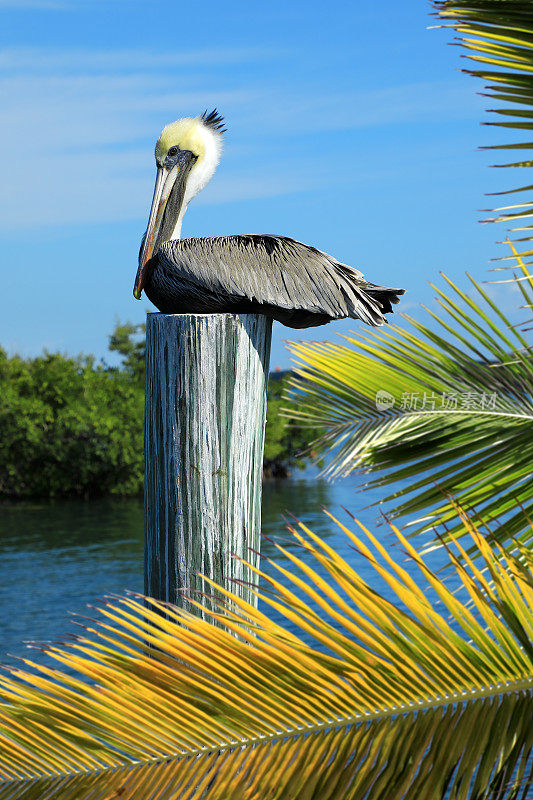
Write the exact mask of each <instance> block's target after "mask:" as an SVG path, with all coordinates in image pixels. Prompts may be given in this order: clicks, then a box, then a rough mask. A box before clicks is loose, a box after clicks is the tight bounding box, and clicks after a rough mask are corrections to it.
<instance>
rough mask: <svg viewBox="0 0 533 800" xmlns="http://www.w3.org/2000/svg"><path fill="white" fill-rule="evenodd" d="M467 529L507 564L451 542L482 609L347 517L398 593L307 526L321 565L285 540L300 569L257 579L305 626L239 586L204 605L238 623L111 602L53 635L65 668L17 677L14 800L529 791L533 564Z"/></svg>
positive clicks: (7, 748)
mask: <svg viewBox="0 0 533 800" xmlns="http://www.w3.org/2000/svg"><path fill="white" fill-rule="evenodd" d="M464 524H465V525H466V526H467V527H469V528H470V533H471V536H472V540H473V544H474V546H475V547H476V548H477V549H478V550H479V555H480V557H481V558H482V559H483V561H484V565H485V567H486V568H487V570H488V571H489V573H490V578H491V582H490V583H489V582H488V580H487V579H486V578H485V577H484V574H483V573H482V572H481V571H479V570H478V569H477V567H476V566H475V565H474V564H473V563H472V562H470V561H469V560H468V559H466V562H460V561H459V560H458V558H457V555H454V554H453V553H452V552H450V553H449V556H450V561H451V564H452V565H453V568H454V570H455V574H456V578H457V581H458V582H459V583H460V584H461V585H462V586H463V587H464V590H465V591H466V592H467V594H468V596H469V598H470V599H471V607H470V608H467V607H466V606H465V605H463V604H461V603H460V602H459V600H458V599H457V597H456V595H455V594H454V592H453V591H451V589H450V588H448V587H447V585H446V583H444V582H443V581H442V580H440V579H438V578H437V577H436V576H435V574H434V573H433V572H432V571H431V570H430V569H429V568H428V566H427V565H426V564H425V562H424V560H423V559H422V558H421V556H420V555H419V554H418V553H417V551H416V550H415V549H414V548H413V547H412V545H411V544H410V543H409V541H408V540H406V539H405V537H404V536H403V535H402V533H401V532H400V531H398V530H397V529H393V531H394V536H395V537H396V540H397V543H398V545H399V546H400V547H401V548H402V550H403V551H407V553H408V556H409V558H410V559H411V561H412V562H413V564H414V565H416V567H417V568H418V570H419V572H420V574H421V576H422V578H423V579H424V581H426V582H427V584H428V589H427V590H426V591H425V592H424V591H422V588H421V585H419V584H418V583H417V582H415V580H414V578H413V577H412V575H411V574H410V573H409V572H407V571H406V570H405V568H404V567H403V566H402V565H400V563H398V561H396V560H394V559H393V558H392V556H391V554H390V553H391V548H390V546H387V547H384V546H383V545H382V544H380V542H379V540H377V539H376V538H375V537H374V536H373V535H372V534H371V533H370V532H369V531H368V530H366V529H365V528H364V527H363V526H361V525H359V528H360V532H359V533H358V534H357V535H356V534H355V533H353V532H352V531H349V530H347V529H346V528H345V527H344V526H342V525H341V524H340V523H338V525H339V527H340V528H342V530H343V531H344V533H345V535H346V536H347V537H348V539H349V543H350V544H351V545H352V546H353V547H354V549H355V550H356V552H358V553H359V554H360V558H361V559H362V560H363V561H364V565H365V567H366V568H369V567H370V568H372V569H373V571H374V573H375V577H376V580H379V581H381V582H382V583H384V584H386V586H387V591H388V592H389V593H392V596H393V597H395V598H396V601H395V602H392V601H391V600H389V599H387V598H386V597H385V596H384V594H383V593H380V592H378V591H377V589H376V588H375V587H376V583H375V581H372V585H370V584H369V583H367V582H366V581H365V580H364V579H363V578H362V577H361V575H360V574H359V573H358V572H357V571H356V570H355V569H354V568H353V567H352V566H351V565H350V564H348V563H347V562H346V561H345V560H343V559H342V558H341V557H340V556H339V555H338V554H337V553H336V552H335V550H334V549H332V548H331V547H330V546H329V545H328V544H326V543H325V542H324V541H322V540H321V539H320V538H319V537H317V536H316V535H315V534H313V533H312V532H311V531H310V530H309V529H307V528H306V527H305V526H304V525H303V524H298V526H297V527H295V528H293V529H291V532H292V536H293V537H294V539H295V540H296V542H297V543H298V544H299V545H300V548H301V549H302V552H304V551H305V560H304V559H303V558H301V557H300V553H298V552H293V551H291V550H287V549H286V548H283V547H281V546H280V545H278V549H279V550H280V551H281V552H282V553H283V554H284V556H285V557H286V559H288V561H289V566H282V565H281V564H275V563H272V562H271V563H272V567H273V569H274V568H275V569H277V571H278V572H279V574H280V575H281V576H282V577H283V581H284V582H283V583H281V582H280V581H278V580H277V579H275V578H274V577H272V576H268V575H263V578H264V580H265V581H267V583H268V586H269V590H268V591H263V590H259V591H258V594H259V595H260V597H261V598H262V600H263V601H264V603H265V604H266V605H267V606H269V607H270V608H272V609H274V610H275V611H277V612H278V613H279V614H281V615H282V617H284V618H285V619H286V620H287V622H288V623H290V624H291V625H292V630H293V631H296V632H291V631H289V630H288V629H287V628H285V627H282V626H280V625H278V624H276V623H275V622H273V621H271V620H270V619H269V618H268V617H267V616H265V615H264V614H263V613H262V612H260V611H258V610H257V609H255V608H254V607H253V606H251V605H248V604H247V603H246V602H245V601H243V600H241V599H240V598H238V597H237V596H236V595H234V594H232V593H230V592H228V591H225V590H223V589H219V591H220V592H221V594H222V595H223V596H224V597H225V604H224V605H223V606H220V607H219V609H218V611H213V612H209V611H207V609H206V611H207V613H208V614H209V615H210V618H211V619H212V620H213V621H216V622H218V623H221V624H223V625H224V627H220V626H219V625H213V624H210V622H208V621H207V620H205V619H202V618H199V617H197V616H193V615H192V614H190V613H187V612H185V611H183V610H180V609H178V608H175V607H172V606H168V605H166V604H164V603H160V602H157V601H155V600H149V601H147V604H146V605H145V604H143V602H142V601H141V599H135V598H128V597H126V598H114V599H110V600H109V601H107V602H106V603H104V604H103V605H101V606H100V608H99V617H98V621H96V620H95V621H93V622H91V623H89V624H88V625H87V628H88V631H89V632H88V633H84V634H83V635H81V636H80V637H78V638H75V639H73V640H72V641H71V642H67V643H64V644H63V645H61V646H52V647H49V648H48V653H49V655H50V657H51V658H53V659H55V661H56V662H58V665H59V667H58V668H51V667H48V666H46V665H44V664H35V665H33V666H32V667H31V668H29V665H28V666H26V667H25V668H23V669H20V670H10V671H9V672H10V673H11V674H8V676H7V677H6V678H3V679H2V680H1V681H0V726H1V727H0V744H1V746H0V775H1V776H2V779H3V781H2V782H0V799H1V800H7V798H15V797H16V798H25V799H26V800H33V798H39V799H40V800H41V798H47V800H52V798H56V800H59V798H61V800H67V799H69V798H72V800H74V798H76V800H89V798H96V797H99V798H100V797H105V798H119V797H120V798H122V799H123V800H124V798H131V799H133V798H147V797H150V798H151V800H163V799H164V798H169V800H170V798H171V797H172V798H177V797H179V798H180V800H196V799H198V800H199V798H203V799H204V800H205V799H207V798H209V800H214V798H219V800H222V799H223V798H224V800H253V799H254V798H255V799H256V800H263V799H264V798H265V797H269V798H273V799H275V798H279V800H281V799H282V798H283V800H291V798H294V799H295V800H296V798H298V800H302V798H308V799H309V800H313V799H314V800H351V799H353V800H356V798H357V800H359V799H360V798H365V797H372V799H373V800H385V799H386V800H396V799H398V800H400V798H415V797H416V798H421V797H424V798H426V797H427V798H432V800H433V799H434V800H437V798H445V797H446V798H450V799H453V798H457V800H459V798H469V797H471V798H474V797H475V798H476V799H477V800H480V798H505V797H508V798H511V797H519V796H520V794H519V792H520V791H524V794H523V796H524V797H525V796H526V794H525V792H527V790H528V787H529V786H530V784H531V775H530V774H529V772H528V769H530V760H529V759H530V757H531V752H532V748H533V721H532V715H531V709H532V696H533V646H532V640H533V636H532V634H533V613H532V611H533V575H532V573H531V569H530V565H528V560H527V559H523V560H516V559H514V558H513V557H512V556H510V555H508V554H506V553H505V552H504V551H502V550H500V549H497V548H496V549H491V548H490V547H489V545H488V544H487V542H486V541H485V540H484V539H483V537H481V536H480V535H479V534H478V532H477V531H476V530H475V529H474V528H473V527H471V526H470V523H469V521H468V520H467V519H466V518H465V520H464ZM458 552H459V554H460V555H462V557H463V559H464V558H465V554H464V551H463V552H461V551H460V550H459V551H458ZM401 557H402V560H403V552H402V556H401ZM313 559H314V562H315V564H314V566H311V564H312V561H313ZM252 569H253V567H252ZM323 575H326V576H327V579H326V578H325V577H323ZM437 600H438V601H439V603H440V604H441V606H442V608H441V609H440V610H439V609H438V608H437V606H436V601H437ZM450 617H451V619H450ZM301 633H305V634H307V636H308V637H310V638H311V639H312V640H313V641H314V643H315V644H314V646H311V645H309V644H306V643H305V642H304V641H303V640H302V638H301V636H300V635H298V634H301ZM234 634H237V635H234ZM528 765H529V766H528Z"/></svg>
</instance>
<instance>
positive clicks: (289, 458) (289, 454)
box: [263, 372, 319, 478]
mask: <svg viewBox="0 0 533 800" xmlns="http://www.w3.org/2000/svg"><path fill="white" fill-rule="evenodd" d="M289 384H290V373H289V372H285V373H278V374H276V373H274V374H273V375H271V376H270V380H269V384H268V409H267V422H266V430H265V456H264V461H263V469H264V472H265V475H266V476H267V477H274V478H276V477H284V476H285V475H287V474H288V473H289V471H290V469H292V468H293V467H296V468H298V469H303V468H304V467H305V457H304V455H303V453H304V452H305V451H308V450H309V443H310V442H311V441H313V439H315V438H316V437H317V436H318V435H319V431H318V429H317V428H310V427H309V426H302V425H294V424H291V423H290V422H289V419H288V417H287V415H286V413H285V411H286V408H287V397H286V395H287V391H288V388H289Z"/></svg>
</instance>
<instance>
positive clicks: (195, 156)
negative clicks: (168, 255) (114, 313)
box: [133, 109, 225, 300]
mask: <svg viewBox="0 0 533 800" xmlns="http://www.w3.org/2000/svg"><path fill="white" fill-rule="evenodd" d="M224 130H225V128H224V120H223V118H222V117H221V116H220V114H218V112H217V110H216V109H215V110H214V111H212V112H211V113H210V114H208V113H207V112H204V113H203V114H202V116H201V117H184V118H183V119H178V120H177V121H176V122H171V123H170V125H167V126H166V128H163V131H162V132H161V136H160V137H159V139H158V140H157V143H156V146H155V161H156V166H157V177H156V181H155V189H154V199H153V200H152V208H151V209H150V218H149V220H148V228H147V230H146V233H145V235H144V239H143V242H142V245H141V252H140V254H139V269H138V270H137V276H136V278H135V286H134V288H133V295H134V297H136V298H137V300H139V299H140V297H141V292H142V289H143V286H144V283H145V280H146V269H145V267H146V264H147V263H148V261H149V260H150V259H151V257H152V255H153V254H154V253H156V252H157V250H158V249H159V246H160V245H161V244H162V243H163V242H166V241H168V239H172V238H178V237H179V235H180V232H181V222H182V219H183V215H184V213H185V211H186V209H187V206H188V204H189V202H190V201H191V200H192V198H193V197H195V196H196V195H197V194H198V192H199V191H200V190H201V189H203V188H204V186H205V185H206V183H208V181H209V180H210V179H211V178H212V176H213V173H214V172H215V169H216V168H217V164H218V162H219V160H220V154H221V151H222V134H223V133H224Z"/></svg>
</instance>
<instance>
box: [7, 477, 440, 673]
mask: <svg viewBox="0 0 533 800" xmlns="http://www.w3.org/2000/svg"><path fill="white" fill-rule="evenodd" d="M360 487H361V479H359V478H357V477H353V478H348V479H345V480H343V481H340V482H337V483H335V484H329V483H327V482H326V481H324V480H322V479H320V478H318V477H317V473H316V472H315V471H313V470H307V471H306V472H305V473H300V474H297V475H295V477H294V478H291V479H288V480H284V481H278V482H272V483H266V484H265V485H264V487H263V532H264V533H265V534H267V535H268V536H269V537H279V538H282V539H285V538H286V531H285V525H286V523H285V521H284V519H283V515H286V514H287V512H289V513H292V514H294V515H295V516H297V517H298V518H299V519H300V520H301V521H302V522H304V523H305V524H306V525H308V526H309V527H310V528H311V529H312V530H313V531H315V532H316V533H318V534H320V535H321V536H323V537H326V538H328V539H329V541H330V543H331V544H333V546H334V547H335V548H336V549H337V550H338V551H339V552H340V553H341V554H342V555H343V556H344V557H345V558H346V559H347V560H348V561H350V563H352V564H353V565H355V566H356V568H357V569H358V570H359V571H360V573H361V574H362V575H363V577H365V578H366V579H367V580H369V581H372V582H373V585H374V584H375V583H376V579H375V577H374V575H375V573H374V572H373V571H372V570H371V569H370V568H369V567H368V566H367V565H366V564H365V561H364V559H363V558H361V557H360V556H359V555H358V554H357V553H355V552H354V551H353V550H352V549H351V547H350V545H349V542H348V540H347V539H346V538H345V537H344V536H343V535H342V534H341V533H339V530H338V528H337V526H335V525H334V523H332V522H331V520H329V519H328V517H326V515H325V514H324V513H323V511H322V510H321V509H322V507H326V508H328V509H329V510H330V511H331V512H332V513H334V514H335V515H336V516H338V517H339V518H340V519H341V520H342V521H343V522H344V523H345V524H347V525H348V527H350V525H353V523H352V521H351V520H350V518H349V516H348V515H347V514H346V513H345V512H344V511H343V510H342V508H341V507H342V506H345V507H346V508H348V509H349V510H350V511H351V512H352V513H353V514H354V515H356V516H357V517H358V518H359V519H360V520H361V521H362V522H363V523H364V524H365V525H367V526H369V527H371V528H372V529H373V530H374V531H375V532H376V533H379V535H380V536H381V537H383V538H384V540H386V541H389V542H390V541H391V540H390V538H389V536H388V532H389V529H388V527H387V526H384V525H381V526H377V525H376V518H377V516H378V510H377V509H376V508H372V509H366V510H365V509H364V508H363V507H364V506H367V505H368V504H369V503H371V502H373V501H375V500H377V499H379V495H376V494H372V493H369V492H365V493H364V494H363V493H361V492H360ZM354 529H355V528H354ZM262 551H263V553H264V554H265V555H267V556H273V555H274V554H275V553H276V550H275V547H274V545H273V544H272V543H270V542H268V541H265V542H264V543H263V545H262ZM278 557H279V556H278ZM399 558H400V559H402V558H403V556H402V555H401V554H399ZM439 563H442V556H440V557H437V558H436V559H433V564H434V565H438V564H439ZM265 570H266V571H267V572H268V571H270V570H272V567H269V566H268V565H266V564H265ZM380 588H382V587H380ZM124 590H133V591H139V592H142V590H143V507H142V501H141V500H137V499H133V500H98V501H90V502H85V501H56V502H36V503H19V504H14V503H13V504H12V503H7V504H2V505H0V619H1V620H2V626H1V641H0V663H12V659H11V658H10V655H14V656H20V655H24V656H28V650H27V648H26V646H25V644H24V640H33V641H47V640H57V639H58V638H59V639H60V638H61V636H62V635H63V634H65V633H67V632H68V631H69V630H70V631H74V627H73V625H72V622H71V618H70V619H69V614H68V612H76V613H81V614H84V613H87V608H86V606H87V604H94V603H97V602H98V599H99V598H100V597H102V596H103V595H105V594H110V593H119V594H120V593H122V592H124ZM385 593H387V592H386V591H385ZM389 596H390V595H389ZM276 619H277V621H280V618H279V617H276ZM293 630H294V629H293ZM38 655H39V654H38V652H37V651H32V652H31V658H37V657H38Z"/></svg>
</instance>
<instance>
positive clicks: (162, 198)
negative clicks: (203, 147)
mask: <svg viewBox="0 0 533 800" xmlns="http://www.w3.org/2000/svg"><path fill="white" fill-rule="evenodd" d="M190 157H192V154H191V153H182V154H181V157H180V158H179V159H178V161H177V162H176V163H174V164H173V165H168V166H165V165H163V166H158V168H157V177H156V181H155V189H154V199H153V200H152V207H151V209H150V218H149V220H148V228H147V230H146V233H145V235H144V239H143V242H142V244H141V252H140V253H139V268H138V270H137V275H136V277H135V285H134V287H133V296H134V297H135V298H136V299H137V300H140V298H141V292H142V290H143V286H144V284H145V283H146V279H147V270H146V265H147V263H148V262H149V261H150V259H151V258H152V255H154V253H157V251H158V249H159V247H160V245H161V244H162V243H163V242H166V241H167V240H168V239H170V237H171V236H172V233H173V231H174V227H175V225H176V221H177V219H178V217H179V214H180V210H181V206H182V204H183V197H184V194H185V183H186V178H187V173H188V167H189V166H190V163H191V158H190Z"/></svg>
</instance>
